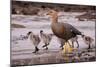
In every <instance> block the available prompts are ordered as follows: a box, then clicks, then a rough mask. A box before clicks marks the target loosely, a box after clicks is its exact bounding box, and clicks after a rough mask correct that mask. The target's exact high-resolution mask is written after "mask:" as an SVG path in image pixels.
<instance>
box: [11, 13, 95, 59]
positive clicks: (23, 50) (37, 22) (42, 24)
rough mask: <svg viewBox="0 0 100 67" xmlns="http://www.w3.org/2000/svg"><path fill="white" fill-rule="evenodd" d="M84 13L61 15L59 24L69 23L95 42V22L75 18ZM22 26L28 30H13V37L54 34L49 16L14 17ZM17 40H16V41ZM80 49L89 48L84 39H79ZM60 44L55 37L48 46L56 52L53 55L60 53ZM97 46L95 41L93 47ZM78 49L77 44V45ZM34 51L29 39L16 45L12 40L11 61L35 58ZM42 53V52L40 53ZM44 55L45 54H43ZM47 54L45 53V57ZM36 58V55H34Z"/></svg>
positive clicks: (18, 41) (17, 42)
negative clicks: (28, 33) (29, 33)
mask: <svg viewBox="0 0 100 67" xmlns="http://www.w3.org/2000/svg"><path fill="white" fill-rule="evenodd" d="M81 14H82V13H78V12H76V13H69V12H68V13H63V12H62V13H60V15H61V16H59V22H63V23H69V24H71V25H73V26H74V27H75V28H77V29H78V30H80V31H81V32H82V33H84V34H85V35H88V36H90V37H92V38H93V39H94V40H95V21H92V20H90V21H78V19H77V18H75V16H77V15H81ZM11 23H16V24H20V25H24V26H26V28H13V29H12V31H11V32H12V35H11V37H12V38H13V37H17V38H19V37H20V35H26V34H27V32H29V31H33V33H34V34H38V35H39V31H40V30H43V31H44V32H45V33H53V32H52V30H51V27H50V24H51V20H50V19H49V17H48V16H42V17H41V16H37V15H36V16H25V15H12V22H11ZM15 40H16V39H15ZM78 41H79V45H80V47H79V49H82V48H87V47H88V45H86V44H85V43H84V42H83V40H82V38H81V37H79V39H78ZM42 45H43V42H42V41H41V42H40V44H39V45H38V47H39V48H40V50H43V48H42ZM59 46H60V44H59V42H58V40H57V37H55V36H54V37H53V38H52V41H51V43H50V45H49V46H48V48H49V50H54V52H53V53H56V52H55V50H56V51H59V50H60V48H59ZM93 46H95V41H94V42H93V45H92V47H93ZM75 47H76V44H75ZM32 51H34V45H33V44H32V43H31V42H30V40H29V39H26V40H16V43H15V42H14V41H13V40H12V41H11V56H12V57H11V59H12V60H14V59H24V58H30V57H31V56H33V54H32ZM40 53H41V51H40ZM42 53H43V52H42ZM45 54H47V53H46V52H45V51H44V53H43V55H45ZM34 56H35V55H34Z"/></svg>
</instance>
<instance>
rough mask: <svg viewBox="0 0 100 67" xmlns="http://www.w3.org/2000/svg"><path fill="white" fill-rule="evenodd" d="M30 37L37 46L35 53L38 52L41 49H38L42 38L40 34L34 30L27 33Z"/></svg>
mask: <svg viewBox="0 0 100 67" xmlns="http://www.w3.org/2000/svg"><path fill="white" fill-rule="evenodd" d="M27 35H28V37H29V38H30V40H31V42H32V44H33V45H34V46H35V51H34V52H33V53H36V52H37V51H39V49H38V44H39V43H40V38H39V36H38V35H35V34H33V32H31V31H30V32H28V33H27Z"/></svg>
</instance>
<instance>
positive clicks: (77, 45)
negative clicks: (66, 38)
mask: <svg viewBox="0 0 100 67" xmlns="http://www.w3.org/2000/svg"><path fill="white" fill-rule="evenodd" d="M76 43H77V48H79V43H78V41H77V40H76Z"/></svg>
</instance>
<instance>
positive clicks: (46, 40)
mask: <svg viewBox="0 0 100 67" xmlns="http://www.w3.org/2000/svg"><path fill="white" fill-rule="evenodd" d="M52 35H53V34H46V33H44V32H43V30H40V36H41V38H42V40H43V42H44V44H45V45H43V47H46V50H47V49H48V47H47V46H48V45H49V44H50V41H51V39H52Z"/></svg>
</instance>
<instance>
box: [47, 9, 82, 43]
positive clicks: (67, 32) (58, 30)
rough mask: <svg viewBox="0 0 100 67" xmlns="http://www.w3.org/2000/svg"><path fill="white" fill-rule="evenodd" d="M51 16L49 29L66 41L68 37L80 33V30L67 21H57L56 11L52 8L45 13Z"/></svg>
mask: <svg viewBox="0 0 100 67" xmlns="http://www.w3.org/2000/svg"><path fill="white" fill-rule="evenodd" d="M47 15H50V16H51V18H52V23H51V29H52V31H53V33H54V34H55V35H56V36H57V37H59V38H62V39H64V40H65V41H66V42H68V40H69V39H71V38H73V37H76V35H81V32H80V31H79V30H77V29H76V28H75V27H73V26H72V25H70V24H68V23H59V22H58V13H57V12H56V11H54V10H51V11H49V12H48V13H47Z"/></svg>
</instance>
